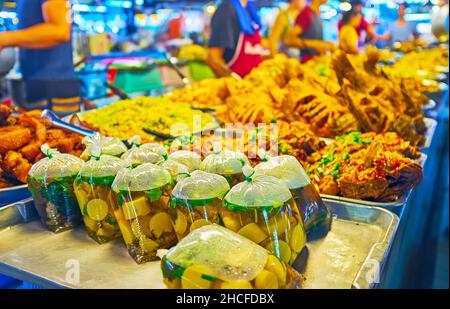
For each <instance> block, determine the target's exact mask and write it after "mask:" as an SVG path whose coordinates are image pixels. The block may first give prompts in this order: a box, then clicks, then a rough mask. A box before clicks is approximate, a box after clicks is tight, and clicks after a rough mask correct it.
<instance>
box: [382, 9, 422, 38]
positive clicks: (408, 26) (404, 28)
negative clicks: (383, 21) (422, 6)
mask: <svg viewBox="0 0 450 309" xmlns="http://www.w3.org/2000/svg"><path fill="white" fill-rule="evenodd" d="M407 8H408V6H407V4H406V3H400V4H399V5H398V9H397V14H398V18H397V20H396V21H394V22H392V23H390V24H389V26H388V27H389V28H388V29H389V31H388V33H387V34H386V39H387V41H389V45H390V46H392V44H394V43H396V42H406V41H409V40H412V39H414V38H417V37H418V34H417V32H416V29H415V25H414V24H412V23H410V22H408V21H407V20H405V14H406V9H407Z"/></svg>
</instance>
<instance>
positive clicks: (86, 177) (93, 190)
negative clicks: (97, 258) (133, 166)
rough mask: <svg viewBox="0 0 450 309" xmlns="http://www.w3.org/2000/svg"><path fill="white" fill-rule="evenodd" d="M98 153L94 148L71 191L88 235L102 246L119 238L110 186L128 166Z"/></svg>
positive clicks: (113, 193) (116, 207)
mask: <svg viewBox="0 0 450 309" xmlns="http://www.w3.org/2000/svg"><path fill="white" fill-rule="evenodd" d="M99 153H100V150H99V148H98V147H94V148H93V152H92V156H91V159H90V160H89V161H87V162H86V164H85V165H84V167H83V168H82V169H81V170H80V173H79V174H78V176H77V178H76V180H75V182H74V189H75V195H76V197H77V200H78V206H79V207H80V209H81V214H82V215H83V221H84V224H85V226H86V229H87V232H88V234H89V236H90V237H92V238H93V239H94V240H95V241H97V242H98V243H106V242H108V241H111V240H113V239H116V238H120V237H121V233H120V229H119V225H118V223H117V219H116V215H117V214H118V212H119V211H120V209H119V205H118V196H117V194H116V193H115V192H114V191H113V190H112V189H111V185H112V183H113V181H114V178H115V177H116V175H117V173H118V172H119V171H120V170H121V169H123V168H126V167H128V166H129V165H130V164H129V162H127V161H124V160H121V159H119V158H117V157H113V156H110V155H99Z"/></svg>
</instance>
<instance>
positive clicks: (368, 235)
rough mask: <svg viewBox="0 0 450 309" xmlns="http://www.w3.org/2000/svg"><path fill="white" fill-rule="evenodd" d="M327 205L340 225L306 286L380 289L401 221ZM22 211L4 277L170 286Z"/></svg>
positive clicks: (310, 268) (0, 249) (62, 284)
mask: <svg viewBox="0 0 450 309" xmlns="http://www.w3.org/2000/svg"><path fill="white" fill-rule="evenodd" d="M326 203H327V205H328V206H329V207H331V211H332V214H333V216H334V223H333V226H332V229H331V231H330V232H329V234H328V235H327V237H326V238H325V239H322V240H317V241H314V242H310V243H309V244H308V248H309V258H308V263H307V266H306V270H305V281H304V283H303V287H304V288H373V287H375V286H376V283H377V282H376V281H377V280H373V279H376V278H377V277H376V275H375V273H374V271H376V270H378V269H380V270H382V269H383V265H384V262H385V260H386V258H387V256H388V253H389V249H390V246H391V242H392V239H393V237H394V235H395V231H396V229H397V225H398V217H397V216H395V215H394V214H392V213H391V212H389V211H387V210H383V209H380V208H374V207H366V206H360V205H343V204H339V203H333V202H326ZM28 205H29V206H30V204H28ZM22 206H23V205H22ZM22 206H19V207H8V208H9V209H6V211H5V209H3V215H2V213H1V212H0V227H1V226H3V227H5V226H9V227H6V228H4V229H1V230H0V243H1V245H0V273H3V274H5V275H8V276H12V277H14V278H18V279H20V280H23V281H27V282H30V283H33V284H36V285H38V286H40V287H43V288H137V289H139V288H148V289H155V288H165V286H164V284H163V281H162V274H161V270H160V263H159V261H158V262H150V263H146V264H142V265H137V264H135V262H134V261H133V260H132V259H131V258H130V257H129V255H128V253H127V250H126V247H125V245H124V244H122V243H121V241H120V240H116V241H113V242H111V243H108V244H103V245H98V244H97V243H95V242H94V241H93V240H91V239H90V238H89V236H88V235H87V233H86V231H85V229H84V227H82V226H81V227H78V228H76V229H74V230H72V231H67V232H63V233H60V234H53V233H51V232H49V231H47V230H45V229H44V228H43V227H42V225H41V223H40V222H39V221H36V220H35V218H36V217H35V216H33V214H32V213H31V210H32V208H31V209H30V207H28V208H26V207H22ZM7 211H8V212H10V213H7ZM24 213H25V216H24ZM23 218H26V219H27V220H28V222H27V223H24V222H22V220H23ZM7 220H8V221H9V223H8V222H7ZM361 235H363V237H361ZM78 265H79V271H80V272H79V274H80V275H79V281H78V282H80V283H79V284H77V282H76V281H77V279H78V278H77V276H76V275H75V276H74V273H76V270H77V269H76V268H77V267H78ZM374 275H375V276H374ZM74 281H75V282H74Z"/></svg>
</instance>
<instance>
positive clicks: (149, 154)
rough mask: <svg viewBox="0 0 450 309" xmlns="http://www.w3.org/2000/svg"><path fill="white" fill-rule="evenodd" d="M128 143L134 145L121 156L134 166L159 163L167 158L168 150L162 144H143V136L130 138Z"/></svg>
mask: <svg viewBox="0 0 450 309" xmlns="http://www.w3.org/2000/svg"><path fill="white" fill-rule="evenodd" d="M128 143H130V144H133V146H132V147H131V149H130V150H128V151H126V152H125V153H124V154H123V155H122V157H121V158H122V159H123V160H127V161H129V162H130V163H131V164H132V165H133V166H134V167H135V166H138V165H139V164H143V163H152V164H158V163H160V162H162V161H164V160H166V159H167V151H166V149H165V148H164V146H162V145H160V144H155V143H148V144H141V138H140V137H139V136H137V135H136V136H133V137H132V138H130V139H129V140H128Z"/></svg>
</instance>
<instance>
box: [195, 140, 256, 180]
mask: <svg viewBox="0 0 450 309" xmlns="http://www.w3.org/2000/svg"><path fill="white" fill-rule="evenodd" d="M245 165H250V162H249V161H248V159H247V157H246V156H245V155H244V154H243V153H239V152H233V151H229V150H223V151H222V150H221V144H220V143H216V144H214V152H213V153H212V154H210V155H208V156H207V157H206V158H205V159H204V160H203V162H202V163H201V164H200V169H201V170H202V171H205V172H208V173H214V174H218V175H222V176H223V177H225V178H226V179H227V181H228V183H229V184H230V186H234V185H236V184H238V183H239V182H241V181H244V180H245V177H244V174H243V173H242V168H243V167H244V166H245Z"/></svg>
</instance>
